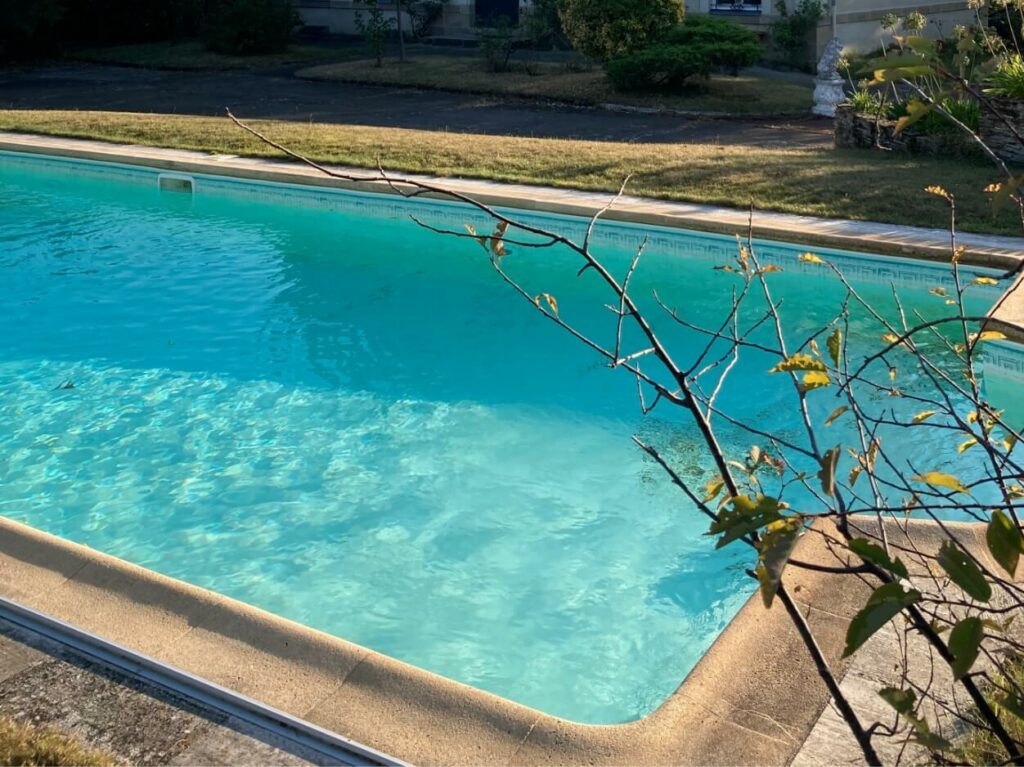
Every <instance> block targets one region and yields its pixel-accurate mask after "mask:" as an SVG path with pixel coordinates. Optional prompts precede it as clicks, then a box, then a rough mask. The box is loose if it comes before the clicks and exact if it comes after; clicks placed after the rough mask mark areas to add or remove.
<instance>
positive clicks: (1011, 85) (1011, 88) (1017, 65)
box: [985, 53, 1024, 100]
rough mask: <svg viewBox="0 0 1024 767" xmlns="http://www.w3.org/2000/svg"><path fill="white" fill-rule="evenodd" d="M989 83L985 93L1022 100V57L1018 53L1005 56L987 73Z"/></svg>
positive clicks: (1023, 92) (1023, 68)
mask: <svg viewBox="0 0 1024 767" xmlns="http://www.w3.org/2000/svg"><path fill="white" fill-rule="evenodd" d="M988 79H989V82H990V83H991V85H990V86H989V87H988V88H986V89H985V93H991V94H992V95H993V96H999V97H1001V98H1005V99H1017V100H1024V57H1022V56H1021V55H1020V54H1019V53H1017V54H1014V55H1012V56H1009V57H1007V58H1006V59H1004V60H1003V61H1002V62H1000V64H999V66H998V67H996V70H995V72H993V73H992V74H991V75H989V78H988Z"/></svg>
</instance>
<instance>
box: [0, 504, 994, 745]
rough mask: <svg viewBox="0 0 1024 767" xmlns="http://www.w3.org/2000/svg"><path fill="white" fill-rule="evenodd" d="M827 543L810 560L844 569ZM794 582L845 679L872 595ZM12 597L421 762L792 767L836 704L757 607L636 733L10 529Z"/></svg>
mask: <svg viewBox="0 0 1024 767" xmlns="http://www.w3.org/2000/svg"><path fill="white" fill-rule="evenodd" d="M971 534H972V535H973V534H974V533H973V532H972V533H971ZM821 540H822V539H821V537H820V536H805V538H804V540H803V541H802V542H801V544H800V548H799V556H800V558H801V559H804V560H810V561H812V562H817V563H820V564H832V565H835V564H836V563H837V560H836V558H835V555H834V554H832V553H831V552H830V551H828V550H827V548H826V547H825V546H824V545H823V544H822V543H821ZM786 580H787V585H788V586H789V588H790V590H791V592H792V593H793V594H794V595H795V598H796V599H797V600H798V601H799V602H800V604H801V605H802V607H803V609H804V610H805V612H806V613H807V614H808V620H809V622H810V624H811V626H812V628H813V629H814V630H815V632H816V634H817V635H818V637H819V641H820V643H821V646H822V649H823V650H824V652H825V653H826V655H827V656H828V658H829V661H830V662H831V663H833V664H834V665H835V668H836V669H837V670H839V671H840V672H841V671H842V670H843V669H844V668H845V663H844V662H843V661H841V659H840V654H841V652H842V647H843V638H844V636H845V631H846V626H847V623H848V621H849V619H850V618H851V617H852V615H853V613H854V612H855V610H856V605H857V603H858V601H861V602H862V601H863V599H864V598H865V597H866V592H864V587H863V585H862V584H861V583H860V582H859V581H858V580H856V579H852V578H845V579H843V578H841V577H837V576H835V575H828V574H823V573H817V572H809V571H796V570H794V569H792V568H791V569H790V571H789V573H788V575H787V578H786ZM862 592H863V593H862ZM0 596H3V597H5V598H7V599H10V600H13V601H15V602H17V603H18V604H21V605H23V606H25V607H29V608H31V609H34V610H37V611H39V612H41V613H43V614H45V615H48V616H50V617H53V618H56V619H58V620H61V621H64V622H67V623H70V624H72V625H74V626H75V627H76V628H79V629H82V630H85V631H89V632H91V633H93V634H96V635H98V636H100V637H102V638H104V639H107V640H109V641H111V642H115V643H118V644H121V645H124V646H126V647H128V648H129V649H131V650H134V651H136V652H140V653H143V654H145V655H148V656H150V657H152V658H154V659H156V660H158V661H161V662H163V663H167V664H170V665H172V666H174V667H176V668H179V669H181V670H183V671H186V672H189V673H191V674H194V675H196V676H199V677H201V678H203V679H206V680H208V681H211V682H214V683H216V684H219V685H222V686H224V687H227V688H229V689H231V690H234V691H236V692H238V693H241V694H243V695H246V696H248V697H250V698H254V699H256V700H259V701H260V702H262V703H265V704H266V705H269V706H273V707H274V708H277V709H280V710H282V711H285V712H286V713H288V714H291V715H293V716H296V717H299V718H301V719H304V720H306V721H309V722H311V723H312V724H315V725H318V726H320V727H323V728H325V729H328V730H331V731H333V732H337V733H338V734H340V735H343V736H345V737H347V738H351V739H353V740H356V741H358V742H360V743H365V744H366V745H368V746H371V747H373V748H376V749H378V750H380V751H382V752H384V753H387V754H389V755H392V756H394V757H397V758H399V759H402V760H405V761H407V762H410V763H414V764H423V765H428V764H445V765H473V764H503V765H504V764H508V765H512V764H524V765H537V764H557V765H568V764H580V763H587V764H608V765H616V764H619V765H621V764H644V765H660V764H673V765H683V764H779V765H781V764H787V763H788V762H789V761H790V759H791V758H792V757H793V755H794V754H796V753H797V751H798V749H799V748H800V746H801V744H802V743H803V741H804V739H805V738H806V736H807V734H808V733H809V732H810V730H811V728H812V727H813V726H814V724H815V722H816V721H817V719H818V717H819V715H820V714H821V711H822V710H823V709H824V707H825V705H826V703H827V701H828V694H827V692H826V690H825V688H824V686H823V685H822V683H821V682H820V680H819V679H818V676H817V674H816V672H815V670H814V666H813V664H812V663H811V662H810V658H809V656H808V655H807V652H806V650H805V648H804V647H803V645H802V643H801V640H800V638H799V636H798V635H797V634H796V631H795V630H794V629H793V628H792V626H791V625H790V623H789V619H788V617H787V615H786V613H785V611H784V610H783V609H781V606H779V607H778V608H777V609H772V610H765V609H764V607H763V606H762V605H761V602H760V599H759V598H757V597H756V595H755V597H754V598H752V599H751V600H749V601H748V602H747V603H746V604H745V605H744V606H743V608H741V610H740V612H739V613H738V614H737V616H736V617H735V618H734V619H733V620H732V621H731V622H730V623H729V625H728V626H727V627H726V629H725V631H723V633H722V634H721V635H720V636H719V638H718V639H717V640H716V641H715V643H714V645H713V646H712V648H711V649H710V650H709V651H708V653H707V654H706V655H705V656H704V657H703V658H702V659H701V661H700V662H699V663H698V665H697V666H696V667H695V668H694V669H693V671H692V672H691V673H690V674H689V676H687V678H686V680H685V681H684V682H683V684H682V685H681V686H680V687H679V688H678V689H677V691H676V692H674V693H673V694H672V695H671V696H670V697H669V698H668V699H667V700H666V701H665V702H664V703H663V704H662V705H661V707H660V708H658V709H657V710H656V711H655V712H654V713H652V714H651V715H649V716H648V717H646V718H645V719H642V720H639V721H637V722H631V723H628V724H623V725H584V724H577V723H574V722H569V721H566V720H562V719H559V718H556V717H552V716H548V715H546V714H543V713H540V712H538V711H535V710H533V709H530V708H527V707H525V706H521V705H519V704H516V703H513V702H511V701H507V700H505V699H502V698H499V697H497V696H495V695H492V694H489V693H486V692H483V691H480V690H477V689H475V688H472V687H469V686H467V685H463V684H461V683H458V682H454V681H452V680H449V679H446V678H443V677H440V676H438V675H436V674H432V673H430V672H427V671H424V670H421V669H418V668H416V667H413V666H411V665H409V664H406V663H403V662H400V661H397V660H394V659H392V658H389V657H387V656H385V655H382V654H379V653H376V652H374V651H372V650H368V649H366V648H363V647H360V646H358V645H355V644H352V643H350V642H347V641H345V640H342V639H338V638H336V637H332V636H330V635H327V634H324V633H321V632H318V631H315V630H313V629H309V628H307V627H304V626H301V625H299V624H297V623H293V622H291V621H288V620H286V619H284V618H280V617H278V616H275V615H272V614H270V613H267V612H265V611H262V610H259V609H256V608H253V607H251V606H249V605H246V604H243V603H241V602H238V601H236V600H233V599H229V598H227V597H224V596H222V595H219V594H216V593H213V592H210V591H207V590H205V589H201V588H198V587H195V586H191V585H189V584H186V583H183V582H181V581H177V580H174V579H172V578H167V577H165V576H162V575H159V574H157V573H155V572H153V571H150V570H147V569H145V568H141V567H137V566H135V565H132V564H130V563H128V562H125V561H123V560H120V559H117V558H115V557H111V556H109V555H106V554H103V553H101V552H98V551H95V550H93V549H90V548H87V547H85V546H81V545H79V544H75V543H71V542H69V541H66V540H64V539H61V538H58V537H55V536H52V535H49V534H48V533H44V532H41V531H38V530H36V529H34V528H31V527H28V526H27V525H24V524H21V523H19V522H15V521H13V520H9V519H6V518H3V517H0ZM814 604H819V605H820V604H827V605H828V609H827V610H823V609H819V608H818V607H814V606H812V605H814Z"/></svg>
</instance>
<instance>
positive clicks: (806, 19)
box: [771, 0, 825, 67]
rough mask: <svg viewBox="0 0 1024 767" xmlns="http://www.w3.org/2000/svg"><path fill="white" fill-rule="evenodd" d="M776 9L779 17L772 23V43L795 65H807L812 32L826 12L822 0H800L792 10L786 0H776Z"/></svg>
mask: <svg viewBox="0 0 1024 767" xmlns="http://www.w3.org/2000/svg"><path fill="white" fill-rule="evenodd" d="M775 11H776V13H777V14H778V15H779V19H778V20H777V21H776V22H775V23H774V24H772V27H771V38H772V44H773V45H774V46H775V47H776V48H777V49H778V50H779V51H781V52H782V53H783V54H784V55H785V57H786V58H787V59H788V61H789V62H790V63H791V64H793V65H794V66H798V67H806V66H808V65H809V64H810V63H811V62H809V61H808V43H809V38H810V34H811V32H813V31H814V30H815V29H817V27H818V22H819V21H821V18H822V16H824V14H825V5H824V3H823V2H822V0H800V2H799V3H798V4H797V7H796V9H794V10H793V11H792V12H790V10H789V9H788V7H787V5H786V0H775Z"/></svg>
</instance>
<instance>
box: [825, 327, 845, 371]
mask: <svg viewBox="0 0 1024 767" xmlns="http://www.w3.org/2000/svg"><path fill="white" fill-rule="evenodd" d="M825 345H826V346H827V347H828V356H830V357H831V358H832V361H833V362H834V363H835V364H836V366H838V365H839V355H840V353H841V352H842V349H843V331H841V330H840V329H839V328H836V329H835V330H833V331H832V335H830V336H829V337H828V341H827V342H826V344H825Z"/></svg>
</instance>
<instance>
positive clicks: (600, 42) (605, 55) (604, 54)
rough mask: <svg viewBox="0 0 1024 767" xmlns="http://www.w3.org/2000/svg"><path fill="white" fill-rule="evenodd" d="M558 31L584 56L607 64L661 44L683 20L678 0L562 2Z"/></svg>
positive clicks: (579, 0)
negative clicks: (561, 30)
mask: <svg viewBox="0 0 1024 767" xmlns="http://www.w3.org/2000/svg"><path fill="white" fill-rule="evenodd" d="M559 16H560V18H561V19H562V28H563V29H564V30H565V34H566V37H568V38H569V41H570V42H571V43H572V45H573V47H574V48H575V49H576V50H577V51H579V52H580V53H582V54H583V55H584V56H589V57H590V58H592V59H596V60H598V61H610V60H611V59H614V58H620V57H622V56H626V55H628V54H631V53H635V52H636V51H639V50H642V49H644V48H647V47H649V46H651V45H654V44H655V43H658V42H661V40H662V39H663V38H664V37H665V35H666V34H667V33H668V32H669V30H671V29H672V28H673V27H675V26H676V25H677V24H679V22H681V21H682V20H683V4H682V1H681V0H562V4H561V6H560V9H559Z"/></svg>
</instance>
